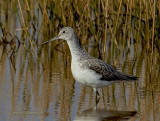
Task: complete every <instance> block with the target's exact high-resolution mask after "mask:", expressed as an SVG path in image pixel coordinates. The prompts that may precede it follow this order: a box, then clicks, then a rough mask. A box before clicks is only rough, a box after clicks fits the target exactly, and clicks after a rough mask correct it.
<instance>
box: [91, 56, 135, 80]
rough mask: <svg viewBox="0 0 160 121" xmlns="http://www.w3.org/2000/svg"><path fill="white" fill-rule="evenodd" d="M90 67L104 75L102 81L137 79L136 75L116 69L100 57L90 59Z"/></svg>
mask: <svg viewBox="0 0 160 121" xmlns="http://www.w3.org/2000/svg"><path fill="white" fill-rule="evenodd" d="M88 63H89V64H88V65H89V69H91V70H94V71H95V72H96V73H98V74H100V75H102V77H101V78H100V80H102V81H119V80H128V81H129V80H130V81H131V80H137V77H135V76H129V75H126V74H123V73H121V72H119V71H116V70H115V69H114V68H113V67H111V66H110V65H108V64H106V63H104V62H103V61H102V60H99V59H88Z"/></svg>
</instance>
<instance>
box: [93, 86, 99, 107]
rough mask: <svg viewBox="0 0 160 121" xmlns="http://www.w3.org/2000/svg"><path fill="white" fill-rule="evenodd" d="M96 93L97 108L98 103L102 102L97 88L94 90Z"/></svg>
mask: <svg viewBox="0 0 160 121" xmlns="http://www.w3.org/2000/svg"><path fill="white" fill-rule="evenodd" d="M94 92H95V94H96V96H95V102H96V107H97V104H98V102H99V100H100V95H99V93H98V90H97V89H96V88H94Z"/></svg>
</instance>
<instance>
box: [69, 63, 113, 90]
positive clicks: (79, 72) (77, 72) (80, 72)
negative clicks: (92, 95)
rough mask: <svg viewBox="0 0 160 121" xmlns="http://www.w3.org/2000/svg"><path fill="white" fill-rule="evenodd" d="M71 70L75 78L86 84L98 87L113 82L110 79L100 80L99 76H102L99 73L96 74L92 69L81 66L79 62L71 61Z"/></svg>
mask: <svg viewBox="0 0 160 121" xmlns="http://www.w3.org/2000/svg"><path fill="white" fill-rule="evenodd" d="M71 70H72V74H73V77H74V78H75V80H76V81H77V82H79V83H81V84H84V85H86V86H90V87H93V88H100V87H105V86H107V85H110V84H112V83H113V82H111V81H102V80H100V78H101V77H102V76H101V75H99V74H97V73H96V72H95V71H93V70H90V69H87V68H83V67H81V66H80V64H75V63H72V64H71Z"/></svg>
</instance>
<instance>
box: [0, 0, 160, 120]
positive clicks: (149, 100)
mask: <svg viewBox="0 0 160 121" xmlns="http://www.w3.org/2000/svg"><path fill="white" fill-rule="evenodd" d="M18 1H19V0H17V1H15V0H12V1H7V0H6V1H1V2H0V6H1V8H0V10H1V11H0V121H57V120H59V121H68V120H69V121H73V120H75V121H80V120H84V121H86V120H92V121H93V120H95V121H104V120H114V121H119V120H131V121H152V120H153V121H159V120H160V51H159V50H160V49H159V46H158V42H159V40H157V38H156V37H159V33H158V32H159V31H158V30H159V28H158V27H159V24H158V23H159V18H160V17H159V18H158V15H159V14H158V12H156V13H155V14H158V15H155V16H156V17H155V41H154V43H152V30H151V29H152V15H153V13H152V12H153V9H151V10H150V9H148V10H147V9H146V8H147V7H148V8H153V7H152V6H150V5H151V3H152V2H151V1H149V2H145V1H143V2H142V7H141V3H139V1H134V2H135V3H132V2H133V1H131V2H130V1H128V2H130V3H127V5H126V2H122V9H121V11H120V14H121V15H120V16H119V19H117V16H118V7H119V2H120V1H113V2H112V1H109V3H108V4H109V6H112V7H108V13H107V14H108V15H109V18H108V17H107V16H105V15H103V14H104V13H105V12H104V10H103V9H104V8H105V7H104V8H103V6H102V5H101V4H102V3H103V2H104V1H103V0H102V1H101V0H98V1H101V2H102V3H101V4H100V7H101V8H99V9H97V4H99V2H98V3H97V2H90V1H89V0H88V1H86V2H83V1H79V2H80V3H81V4H77V3H76V2H75V3H72V4H73V6H72V7H73V8H74V7H76V8H74V9H75V10H74V11H71V10H70V8H71V5H70V4H68V1H67V4H66V3H65V2H66V1H64V0H62V1H61V3H59V0H54V1H53V0H48V1H47V3H46V1H45V0H44V1H41V2H39V1H32V0H31V1H29V0H28V1H20V4H18ZM63 2H64V4H63ZM140 2H141V1H140ZM84 4H85V7H84V6H83V5H84ZM131 4H133V8H131V12H132V13H131V12H130V11H128V13H129V12H130V14H128V15H127V12H126V10H125V9H126V6H129V7H132V6H131ZM137 5H140V6H137ZM156 6H157V7H156V9H157V11H159V10H160V9H158V8H159V6H158V2H157V5H156ZM20 7H21V9H22V13H23V14H21V10H20ZM83 7H84V8H83ZM106 7H107V6H106ZM139 7H141V9H142V11H141V12H142V13H141V14H140V13H138V12H139V9H140V8H139ZM129 9H130V8H129ZM75 12H77V13H75ZM113 13H115V15H114V14H113ZM159 13H160V12H159ZM123 14H124V15H123ZM66 15H67V16H66ZM77 15H78V16H77ZM136 15H137V16H136ZM141 17H142V18H141ZM23 18H24V21H25V24H26V25H25V24H24V22H23V20H22V19H23ZM130 19H131V20H130ZM117 20H118V21H117ZM156 21H157V23H156ZM106 22H107V24H106ZM145 22H146V23H145ZM116 23H117V24H116ZM105 24H106V25H107V26H106V25H105ZM62 26H72V27H73V28H77V29H76V33H77V35H78V37H79V38H80V42H81V45H82V47H83V48H84V49H85V50H86V51H87V52H88V53H89V54H90V55H92V56H94V57H97V58H100V59H102V60H103V61H105V62H106V63H108V64H110V65H112V66H113V67H114V68H116V69H117V70H119V71H121V72H124V73H127V74H129V75H135V76H137V77H138V80H137V81H135V82H121V83H116V84H113V85H110V86H108V87H105V88H102V89H99V90H98V91H99V94H100V101H99V103H98V104H97V109H95V95H94V93H93V90H92V88H90V87H85V86H83V85H81V84H79V83H77V82H76V81H75V80H74V78H73V76H72V74H71V56H70V51H69V49H68V46H67V44H66V42H64V41H62V40H61V41H59V42H58V41H55V42H54V43H49V44H46V45H44V46H42V45H41V43H42V42H44V41H48V40H49V39H50V38H52V37H53V36H54V35H56V34H57V33H58V32H59V29H60V28H61V27H62ZM106 28H107V29H106ZM2 29H3V30H2ZM114 32H116V34H115V38H114V37H113V33H114ZM30 39H31V41H32V44H33V47H34V48H35V51H36V53H37V56H38V58H37V56H36V55H35V52H34V50H33V48H32V47H31V45H30V42H29V40H30ZM114 39H116V41H115V40H114ZM12 40H13V43H12ZM18 40H19V41H20V43H21V44H20V46H18V45H19V43H18ZM105 40H106V44H104V43H105ZM3 41H4V42H3ZM152 44H153V46H152ZM104 47H106V48H105V49H104ZM152 47H153V48H152Z"/></svg>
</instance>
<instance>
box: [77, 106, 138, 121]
mask: <svg viewBox="0 0 160 121" xmlns="http://www.w3.org/2000/svg"><path fill="white" fill-rule="evenodd" d="M136 113H137V112H136V111H109V110H105V109H87V110H85V111H83V112H82V113H80V114H78V115H77V116H76V117H75V119H74V121H121V120H129V119H130V118H132V117H134V116H135V115H136Z"/></svg>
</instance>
